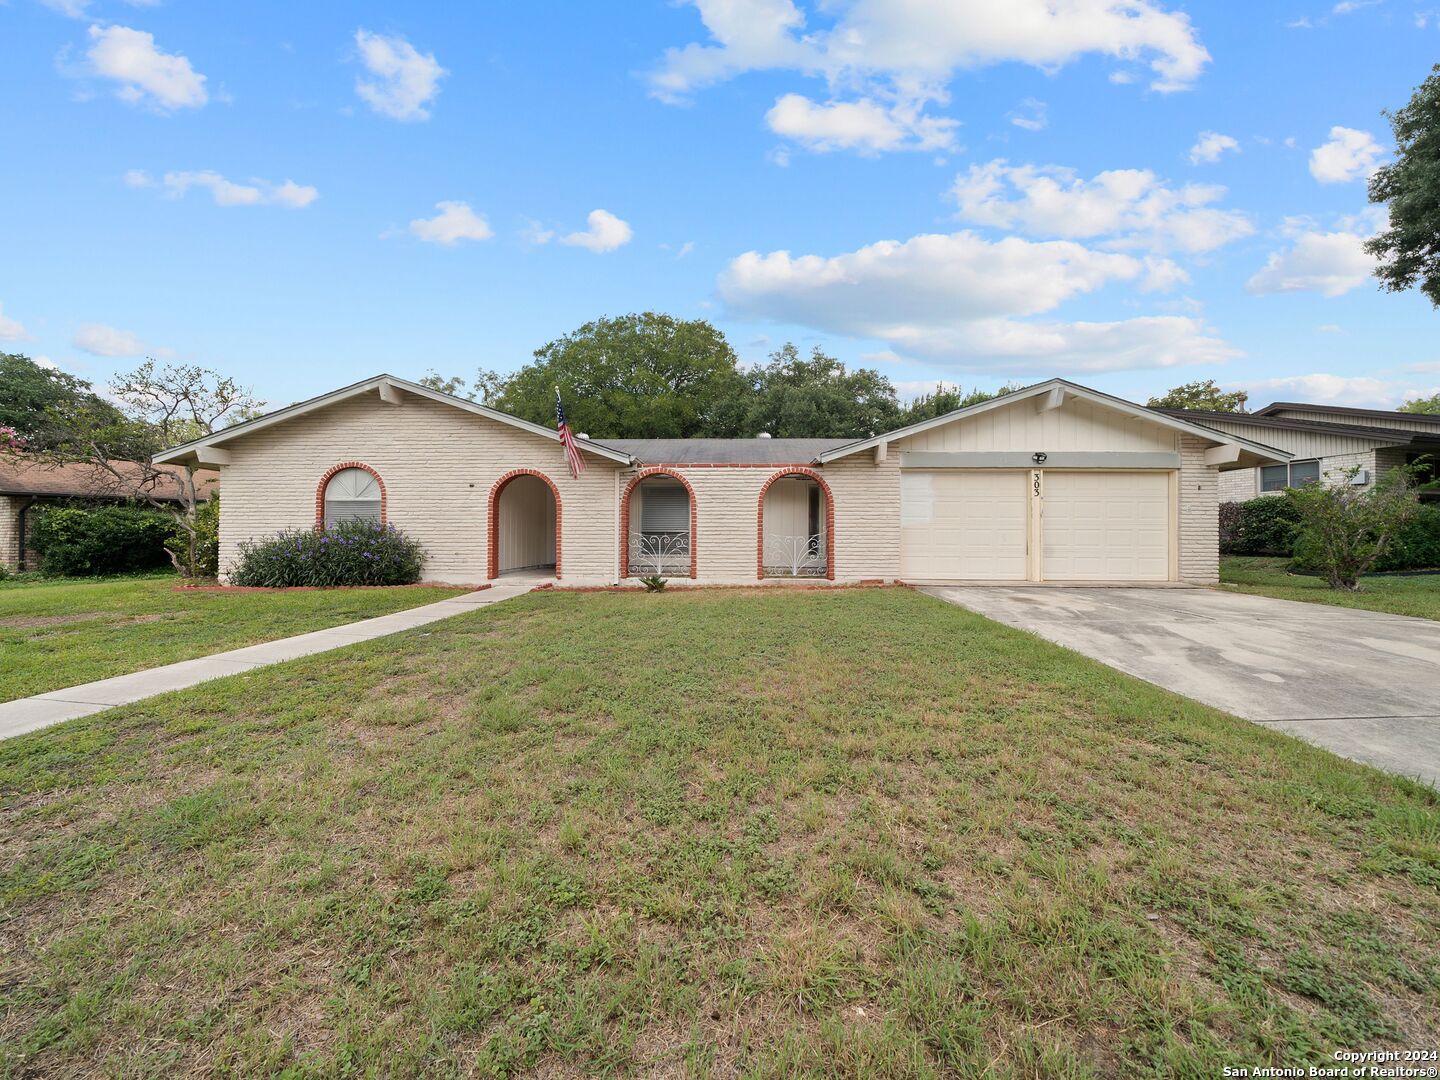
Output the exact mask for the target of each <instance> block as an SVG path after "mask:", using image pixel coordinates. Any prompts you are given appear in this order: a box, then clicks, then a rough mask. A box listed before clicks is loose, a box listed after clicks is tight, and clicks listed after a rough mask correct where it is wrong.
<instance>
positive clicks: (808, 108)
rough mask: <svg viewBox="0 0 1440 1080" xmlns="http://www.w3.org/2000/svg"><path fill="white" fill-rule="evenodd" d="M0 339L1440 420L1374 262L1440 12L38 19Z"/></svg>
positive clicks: (112, 350)
mask: <svg viewBox="0 0 1440 1080" xmlns="http://www.w3.org/2000/svg"><path fill="white" fill-rule="evenodd" d="M0 43H3V45H4V52H5V56H6V63H5V64H4V65H0V131H3V132H4V133H5V142H6V145H7V146H8V147H9V148H10V151H11V152H10V154H9V155H7V157H8V163H7V167H6V168H5V169H4V170H3V173H0V236H3V237H4V238H5V244H4V246H5V249H6V253H7V255H8V258H6V259H5V267H4V270H3V272H0V348H3V349H5V350H7V351H22V352H26V353H28V354H29V355H31V356H36V357H45V358H47V359H48V360H49V361H50V362H53V363H55V364H57V365H59V366H60V367H62V368H64V369H66V370H69V371H73V372H75V373H77V374H80V375H83V376H85V377H87V378H90V379H92V380H94V381H96V382H97V383H98V382H103V381H104V380H105V379H106V378H107V377H108V376H109V375H110V374H111V373H112V372H114V371H117V370H123V369H126V368H129V367H131V366H133V365H134V363H136V362H137V361H138V360H139V358H140V356H141V355H143V354H151V355H155V356H157V357H161V358H174V359H177V360H184V361H188V362H196V363H203V364H206V365H209V366H213V367H216V368H218V369H220V370H221V371H224V372H226V373H228V374H233V375H236V376H237V377H239V378H240V379H241V380H242V381H244V382H245V383H248V384H250V385H251V386H253V388H254V389H255V391H256V392H257V393H258V394H259V395H260V396H261V397H263V398H265V399H267V400H269V401H271V402H275V403H284V402H288V401H291V400H295V399H298V398H302V397H305V396H308V395H310V394H313V393H318V392H321V391H324V390H326V389H330V388H333V387H335V386H338V385H342V384H345V383H348V382H351V381H354V380H355V379H358V378H362V377H365V376H368V375H371V374H374V373H377V372H379V371H388V372H391V373H393V374H397V375H402V376H408V377H418V376H421V375H423V374H425V372H426V371H428V370H430V369H436V370H439V371H441V372H443V373H446V374H462V375H467V376H468V375H469V374H470V373H471V372H473V370H474V369H475V368H476V367H480V366H483V367H488V368H495V369H498V370H501V371H505V370H512V369H514V368H515V367H517V366H519V365H521V364H523V363H524V362H526V361H527V360H528V359H529V356H530V353H531V352H532V350H534V349H535V348H537V347H538V346H540V345H542V344H544V343H545V342H546V341H549V340H551V339H553V338H555V337H557V336H559V335H561V334H562V333H564V332H566V331H567V330H570V329H573V328H574V327H576V326H578V325H580V324H581V323H583V322H585V321H587V320H589V319H591V318H594V317H596V316H600V315H605V314H612V315H613V314H620V313H623V312H626V311H638V310H646V309H654V310H661V311H668V312H671V313H673V314H676V315H680V316H686V317H703V318H707V319H710V320H712V321H713V322H715V323H716V324H717V325H718V326H720V327H721V329H723V330H724V331H725V333H726V334H727V336H728V337H729V339H730V340H731V342H732V344H733V345H734V346H735V348H736V350H737V352H738V353H739V354H740V355H741V357H742V359H744V360H747V361H755V360H761V359H763V358H764V357H765V355H766V354H767V353H768V352H769V351H770V350H772V349H774V348H776V347H778V346H779V345H780V344H781V343H783V342H784V341H786V340H793V341H796V342H797V343H800V344H801V345H802V346H809V345H810V344H819V345H821V346H823V347H824V348H825V349H826V350H827V351H829V352H831V353H833V354H835V355H837V356H839V357H840V358H841V359H843V360H845V361H846V362H847V363H850V364H853V365H861V364H864V365H870V366H875V367H879V368H880V369H881V370H883V371H884V372H885V373H886V374H887V375H889V377H890V378H891V379H892V380H894V381H895V383H896V384H897V386H899V387H900V388H901V390H902V392H903V393H907V394H908V393H913V392H915V391H917V390H919V389H921V388H924V387H925V386H927V385H931V384H933V383H935V382H936V381H941V380H943V381H945V382H947V383H953V382H959V383H962V384H964V385H966V386H986V387H991V386H996V385H999V384H1000V383H1002V382H1005V381H1010V380H1016V379H1018V380H1022V381H1032V380H1034V379H1038V378H1044V377H1049V376H1052V375H1062V376H1067V377H1070V378H1074V379H1076V380H1078V381H1081V382H1084V383H1087V384H1089V385H1093V386H1097V387H1100V388H1102V389H1105V390H1109V391H1111V392H1114V393H1119V394H1122V395H1125V396H1129V397H1133V398H1142V399H1143V398H1144V397H1145V396H1147V395H1149V394H1151V393H1154V392H1157V391H1160V390H1163V389H1165V388H1166V387H1169V386H1173V385H1175V384H1177V383H1180V382H1184V381H1189V380H1192V379H1197V378H1212V377H1213V378H1215V379H1217V380H1219V381H1220V382H1221V383H1222V384H1224V385H1226V386H1236V387H1246V388H1248V389H1250V390H1251V392H1252V404H1255V405H1259V404H1263V403H1264V402H1266V401H1269V400H1272V399H1275V398H1304V399H1309V400H1317V401H1334V402H1349V403H1354V404H1363V405H1371V406H1386V405H1390V404H1393V403H1395V402H1397V401H1399V400H1401V399H1403V398H1405V397H1408V396H1413V395H1415V394H1419V393H1427V394H1428V393H1433V392H1435V391H1436V390H1437V389H1440V346H1437V341H1440V335H1437V334H1436V329H1437V327H1440V313H1436V312H1435V311H1434V310H1433V309H1432V308H1431V307H1430V306H1429V304H1428V303H1426V302H1425V301H1424V300H1423V298H1421V297H1420V296H1419V295H1418V294H1408V295H1398V296H1397V295H1393V294H1382V293H1380V292H1378V290H1377V289H1376V288H1375V285H1374V283H1373V279H1370V278H1369V277H1368V276H1367V274H1368V264H1367V260H1366V257H1365V256H1364V255H1363V252H1362V251H1361V248H1360V245H1361V243H1362V242H1363V240H1364V238H1365V237H1366V236H1368V235H1370V234H1371V233H1372V232H1373V231H1374V230H1375V229H1376V228H1378V227H1379V226H1380V225H1381V224H1382V223H1383V218H1381V217H1379V216H1378V215H1377V214H1376V212H1375V210H1374V208H1368V207H1367V203H1366V199H1365V177H1366V175H1367V174H1368V172H1369V171H1371V170H1372V169H1373V168H1374V167H1375V165H1376V163H1377V162H1380V161H1383V160H1384V159H1385V153H1386V151H1387V149H1388V148H1389V146H1390V145H1391V144H1390V139H1389V133H1388V128H1387V127H1386V125H1385V121H1384V120H1383V118H1382V117H1381V116H1380V110H1382V109H1384V108H1396V107H1399V106H1400V105H1402V104H1403V103H1404V102H1405V101H1406V100H1407V99H1408V97H1409V95H1410V93H1411V92H1412V90H1413V88H1414V87H1415V86H1416V85H1417V84H1418V83H1419V82H1420V81H1421V80H1422V79H1423V78H1424V77H1425V76H1426V75H1427V74H1428V72H1429V70H1430V67H1431V65H1432V64H1433V63H1434V62H1435V61H1436V60H1437V59H1440V0H1424V2H1417V0H1376V2H1358V3H1357V2H1354V0H1350V2H1342V3H1339V4H1335V3H1333V2H1331V3H1318V2H1309V0H1294V2H1291V0H1282V2H1272V3H1266V4H1263V5H1240V4H1234V3H1223V2H1211V3H1191V4H1189V5H1186V6H1183V7H1182V6H1179V5H1176V4H1171V3H1167V2H1164V0H1072V2H1071V3H1068V4H1067V3H1060V4H1046V3H1043V2H1041V0H984V2H981V0H970V2H967V0H830V2H828V3H825V4H812V3H804V2H802V0H692V2H683V0H682V2H673V3H672V2H668V0H655V2H651V0H633V2H630V3H626V4H623V5H617V4H593V3H586V4H580V3H571V4H566V3H533V4H486V5H459V4H445V5H441V4H405V5H401V4H393V3H392V4H381V3H365V2H360V3H346V4H338V3H321V2H315V3H304V4H293V3H292V4H285V5H280V4H271V3H264V2H256V3H250V4H244V5H212V4H200V3H198V2H196V0H160V2H154V0H147V2H141V0H130V2H123V0H0Z"/></svg>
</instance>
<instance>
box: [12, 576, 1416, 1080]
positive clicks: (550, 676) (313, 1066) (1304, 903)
mask: <svg viewBox="0 0 1440 1080" xmlns="http://www.w3.org/2000/svg"><path fill="white" fill-rule="evenodd" d="M0 813H3V822H0V829H3V831H0V836H3V837H4V841H3V843H4V846H5V859H4V860H3V864H0V865H3V869H0V945H3V948H0V956H3V957H4V960H3V967H0V1072H13V1073H16V1074H26V1075H29V1074H32V1073H37V1074H38V1073H48V1074H81V1073H104V1074H124V1075H133V1076H142V1075H219V1074H224V1075H232V1076H254V1075H269V1074H274V1073H277V1072H281V1071H286V1075H291V1076H301V1075H347V1076H348V1075H379V1074H383V1075H415V1074H422V1073H423V1074H425V1075H452V1074H462V1075H476V1074H478V1075H493V1074H510V1073H520V1072H535V1073H537V1074H539V1075H545V1076H575V1075H583V1074H618V1075H625V1074H634V1073H638V1074H642V1075H663V1076H671V1075H687V1074H688V1075H696V1076H734V1075H742V1074H743V1075H746V1076H755V1077H771V1076H794V1075H801V1074H806V1075H814V1076H832V1075H848V1076H856V1077H875V1076H939V1075H961V1076H976V1075H993V1076H1002V1077H1017V1078H1018V1077H1066V1078H1079V1077H1093V1078H1097V1080H1099V1078H1108V1077H1115V1076H1126V1075H1136V1074H1145V1075H1177V1074H1179V1075H1185V1076H1220V1075H1222V1069H1223V1066H1225V1065H1227V1064H1228V1065H1240V1064H1244V1065H1260V1064H1271V1065H1277V1064H1282V1063H1283V1064H1293V1065H1301V1064H1308V1063H1315V1064H1326V1063H1331V1062H1330V1057H1329V1054H1330V1053H1331V1051H1332V1050H1334V1049H1337V1048H1344V1049H1349V1050H1358V1049H1366V1048H1369V1049H1374V1048H1383V1047H1396V1048H1400V1047H1411V1048H1419V1047H1429V1046H1433V1045H1434V1044H1435V1034H1436V1032H1437V1031H1440V796H1437V794H1436V792H1435V791H1434V789H1431V788H1424V787H1421V786H1419V785H1417V784H1415V783H1413V782H1409V781H1405V780H1402V779H1398V778H1394V777H1390V776H1387V775H1385V774H1383V773H1380V772H1377V771H1376V770H1373V769H1370V768H1367V767H1365V766H1362V765H1358V764H1355V763H1352V762H1348V761H1344V760H1341V759H1340V758H1337V757H1334V756H1332V755H1331V754H1329V753H1327V752H1325V751H1323V750H1319V749H1316V748H1314V747H1311V746H1309V745H1308V744H1306V743H1302V742H1300V741H1299V740H1296V739H1292V738H1289V737H1287V736H1283V735H1280V734H1277V733H1275V732H1271V731H1267V730H1265V729H1263V728H1261V727H1258V726H1255V725H1252V724H1249V723H1246V722H1244V721H1241V720H1237V719H1235V718H1233V717H1230V716H1226V715H1224V714H1221V713H1218V712H1216V711H1215V710H1213V709H1209V708H1206V707H1205V706H1202V705H1199V704H1197V703H1195V702H1192V701H1188V700H1186V699H1183V698H1180V697H1177V696H1175V695H1173V694H1170V693H1167V692H1165V691H1162V690H1159V689H1157V688H1155V687H1152V686H1150V685H1148V684H1146V683H1142V682H1139V681H1137V680H1135V679H1132V678H1130V677H1128V676H1125V675H1122V674H1120V673H1118V672H1116V671H1113V670H1111V669H1109V668H1106V667H1103V666H1101V665H1099V664H1096V663H1094V662H1092V661H1090V660H1088V659H1086V658H1084V657H1082V656H1079V655H1078V654H1075V653H1072V652H1068V651H1066V650H1063V649H1061V648H1058V647H1056V646H1053V645H1051V644H1049V643H1046V642H1044V641H1041V640H1040V639H1038V638H1035V637H1032V636H1030V635H1028V634H1024V633H1021V632H1019V631H1015V630H1011V629H1008V628H1006V627H1002V626H1000V625H998V624H996V623H993V622H989V621H987V620H986V619H983V618H981V617H980V616H978V615H975V614H973V613H971V612H968V611H965V610H964V609H962V608H958V607H955V606H952V605H949V604H943V603H940V602H938V601H935V600H932V599H931V598H929V597H927V596H924V595H922V594H919V593H915V592H912V591H909V590H904V589H872V590H842V591H819V590H817V591H802V592H787V591H782V590H779V589H774V590H771V589H766V590H758V589H757V590H753V591H740V590H733V591H694V592H686V591H675V592H670V593H666V594H660V595H654V596H651V595H644V594H635V593H627V594H606V593H596V594H565V593H533V594H531V595H529V596H526V597H523V598H520V599H518V600H514V601H509V602H506V603H504V604H500V605H497V606H495V607H492V608H487V609H485V610H483V611H480V612H476V613H474V614H467V615H463V616H459V617H457V618H454V619H451V620H448V621H446V622H442V623H436V624H432V625H430V626H427V627H425V628H424V630H423V631H407V632H405V633H403V634H401V635H397V636H395V637H390V638H386V639H383V640H377V641H372V642H366V643H364V644H360V645H357V646H352V647H348V648H346V649H343V650H340V651H337V652H333V653H328V654H325V655H323V656H315V657H311V658H307V659H304V660H300V661H296V662H292V663H289V664H285V665H280V666H277V667H272V668H266V669H261V670H257V671H254V672H250V673H247V674H244V675H239V676H235V677H233V678H229V679H224V680H220V681H217V682H212V683H207V684H205V685H203V686H199V687H195V688H193V689H191V690H188V691H184V692H181V693H178V694H173V695H170V696H167V697H163V698H157V699H152V700H150V701H148V702H142V703H138V704H136V705H132V706H128V707H126V708H123V709H116V710H113V711H109V712H105V713H100V714H98V715H96V716H92V717H87V718H84V719H81V720H75V721H71V722H69V723H66V724H63V725H61V726H59V727H57V728H52V729H49V730H46V731H41V732H36V733H33V734H31V735H27V736H24V737H21V738H18V739H14V740H10V741H8V742H5V743H0Z"/></svg>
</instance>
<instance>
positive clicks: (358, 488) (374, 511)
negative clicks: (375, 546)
mask: <svg viewBox="0 0 1440 1080" xmlns="http://www.w3.org/2000/svg"><path fill="white" fill-rule="evenodd" d="M340 521H373V522H374V523H375V524H376V525H379V524H380V481H379V480H377V479H375V477H374V476H372V475H371V474H370V473H368V472H366V471H365V470H364V469H341V470H340V471H339V472H337V473H336V474H335V475H334V476H332V477H331V478H330V481H329V483H327V484H326V485H325V527H326V528H327V529H328V528H329V527H330V526H331V525H334V524H335V523H337V522H340Z"/></svg>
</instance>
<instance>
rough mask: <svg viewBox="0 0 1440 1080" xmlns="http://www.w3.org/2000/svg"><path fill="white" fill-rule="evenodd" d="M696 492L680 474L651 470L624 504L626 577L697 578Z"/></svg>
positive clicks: (622, 530) (635, 484)
mask: <svg viewBox="0 0 1440 1080" xmlns="http://www.w3.org/2000/svg"><path fill="white" fill-rule="evenodd" d="M695 521H696V508H695V489H694V488H692V487H691V486H690V482H689V481H688V480H686V479H685V477H683V476H681V475H680V474H679V473H673V472H670V471H669V470H667V469H650V470H648V471H646V472H642V473H641V474H640V475H639V476H637V477H635V479H633V480H631V481H630V483H629V485H627V486H626V488H625V494H624V495H622V496H621V499H620V566H621V571H622V573H621V576H622V577H650V576H652V575H653V576H655V577H674V576H676V575H679V574H685V575H687V576H689V577H692V578H693V577H695V575H696V567H697V565H698V556H699V550H698V547H697V543H696V541H697V537H696V535H695Z"/></svg>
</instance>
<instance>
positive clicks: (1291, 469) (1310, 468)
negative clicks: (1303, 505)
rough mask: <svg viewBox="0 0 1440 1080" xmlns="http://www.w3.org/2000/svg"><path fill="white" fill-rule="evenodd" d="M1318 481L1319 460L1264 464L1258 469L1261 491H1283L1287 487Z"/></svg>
mask: <svg viewBox="0 0 1440 1080" xmlns="http://www.w3.org/2000/svg"><path fill="white" fill-rule="evenodd" d="M1319 482H1320V462H1319V461H1318V460H1315V459H1312V460H1310V461H1292V462H1290V464H1289V465H1266V466H1265V467H1264V468H1262V469H1261V470H1260V490H1261V491H1283V490H1285V489H1286V488H1287V487H1300V486H1301V485H1302V484H1317V483H1319Z"/></svg>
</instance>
